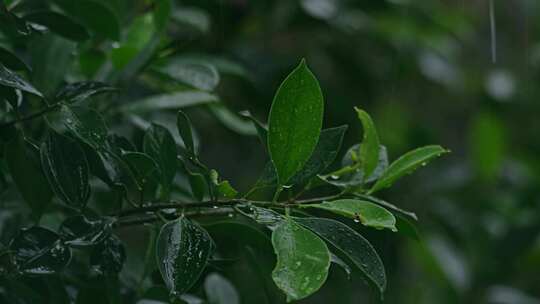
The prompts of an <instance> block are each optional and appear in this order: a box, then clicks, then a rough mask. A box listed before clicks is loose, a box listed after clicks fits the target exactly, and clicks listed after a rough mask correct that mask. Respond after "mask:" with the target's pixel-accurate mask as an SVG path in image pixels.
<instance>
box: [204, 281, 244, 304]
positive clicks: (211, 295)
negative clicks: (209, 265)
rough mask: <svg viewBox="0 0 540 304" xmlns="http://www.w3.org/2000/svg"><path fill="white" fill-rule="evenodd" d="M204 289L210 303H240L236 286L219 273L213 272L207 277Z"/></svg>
mask: <svg viewBox="0 0 540 304" xmlns="http://www.w3.org/2000/svg"><path fill="white" fill-rule="evenodd" d="M204 291H205V293H206V298H207V299H208V303H209V304H240V297H239V295H238V292H237V291H236V289H235V288H234V286H233V285H232V284H231V282H229V280H227V279H226V278H225V277H223V276H221V275H219V274H217V273H211V274H209V275H208V276H207V277H206V278H205V280H204Z"/></svg>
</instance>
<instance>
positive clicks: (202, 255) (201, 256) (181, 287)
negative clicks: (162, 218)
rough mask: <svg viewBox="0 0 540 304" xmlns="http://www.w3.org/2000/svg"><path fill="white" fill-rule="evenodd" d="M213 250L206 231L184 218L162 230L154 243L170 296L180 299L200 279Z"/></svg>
mask: <svg viewBox="0 0 540 304" xmlns="http://www.w3.org/2000/svg"><path fill="white" fill-rule="evenodd" d="M212 250H213V243H212V239H211V238H210V236H209V235H208V232H206V230H204V229H203V228H201V227H200V226H199V225H198V224H196V223H193V222H192V221H190V220H189V219H187V218H185V217H181V218H179V219H177V220H175V221H172V222H169V223H167V224H165V225H163V227H162V228H161V231H160V232H159V235H158V239H157V243H156V258H157V264H158V268H159V271H160V273H161V276H162V277H163V280H164V281H165V283H166V285H167V287H168V288H169V290H170V292H171V295H172V296H175V297H179V296H180V295H182V294H183V293H185V292H186V291H188V290H189V289H190V288H191V287H192V286H193V284H194V283H195V282H196V281H197V280H198V279H199V277H200V276H201V274H202V272H203V270H204V268H205V267H206V263H207V262H208V260H209V258H210V255H211V253H212Z"/></svg>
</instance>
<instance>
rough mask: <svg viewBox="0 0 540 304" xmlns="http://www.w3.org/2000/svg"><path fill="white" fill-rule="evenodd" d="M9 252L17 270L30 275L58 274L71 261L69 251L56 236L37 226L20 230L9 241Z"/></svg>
mask: <svg viewBox="0 0 540 304" xmlns="http://www.w3.org/2000/svg"><path fill="white" fill-rule="evenodd" d="M9 250H11V251H13V258H14V260H15V263H16V266H17V268H18V270H19V271H20V272H22V273H26V274H32V275H40V274H51V273H55V272H58V271H60V270H62V269H63V268H64V267H65V266H66V265H67V264H68V263H69V261H70V260H71V250H70V249H69V248H67V247H65V246H64V245H63V244H62V242H61V241H60V238H59V237H58V235H57V234H56V233H54V232H52V231H50V230H48V229H45V228H42V227H38V226H34V227H32V228H29V229H22V230H21V231H20V232H19V234H18V235H17V236H16V237H15V238H14V239H13V240H12V241H11V243H10V245H9Z"/></svg>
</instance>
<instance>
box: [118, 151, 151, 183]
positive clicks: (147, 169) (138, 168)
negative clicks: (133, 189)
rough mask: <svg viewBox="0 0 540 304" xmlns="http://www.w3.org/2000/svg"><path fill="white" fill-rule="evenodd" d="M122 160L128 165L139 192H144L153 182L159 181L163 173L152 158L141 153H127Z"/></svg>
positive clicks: (123, 154)
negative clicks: (149, 183)
mask: <svg viewBox="0 0 540 304" xmlns="http://www.w3.org/2000/svg"><path fill="white" fill-rule="evenodd" d="M122 159H123V160H124V161H125V162H126V164H127V165H128V167H129V169H130V171H131V173H132V177H133V179H134V180H135V183H136V184H137V188H138V189H139V190H143V189H144V186H145V185H146V184H147V183H148V182H150V181H151V180H155V182H158V181H159V177H160V176H161V173H160V171H159V168H158V165H157V164H156V162H155V161H154V160H153V159H152V158H151V157H150V156H148V155H146V154H144V153H140V152H125V153H122Z"/></svg>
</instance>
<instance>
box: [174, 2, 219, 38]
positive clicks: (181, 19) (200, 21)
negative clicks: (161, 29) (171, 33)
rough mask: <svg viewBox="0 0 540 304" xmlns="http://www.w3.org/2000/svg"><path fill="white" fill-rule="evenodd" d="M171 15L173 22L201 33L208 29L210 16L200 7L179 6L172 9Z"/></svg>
mask: <svg viewBox="0 0 540 304" xmlns="http://www.w3.org/2000/svg"><path fill="white" fill-rule="evenodd" d="M171 17H172V20H173V21H174V22H177V23H180V25H187V26H189V27H192V28H194V29H196V30H198V31H199V32H201V33H207V32H208V31H209V30H210V25H211V20H210V16H208V14H207V13H206V12H205V11H203V10H201V9H198V8H194V7H180V8H178V9H176V10H175V11H174V13H173V15H172V16H171Z"/></svg>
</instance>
